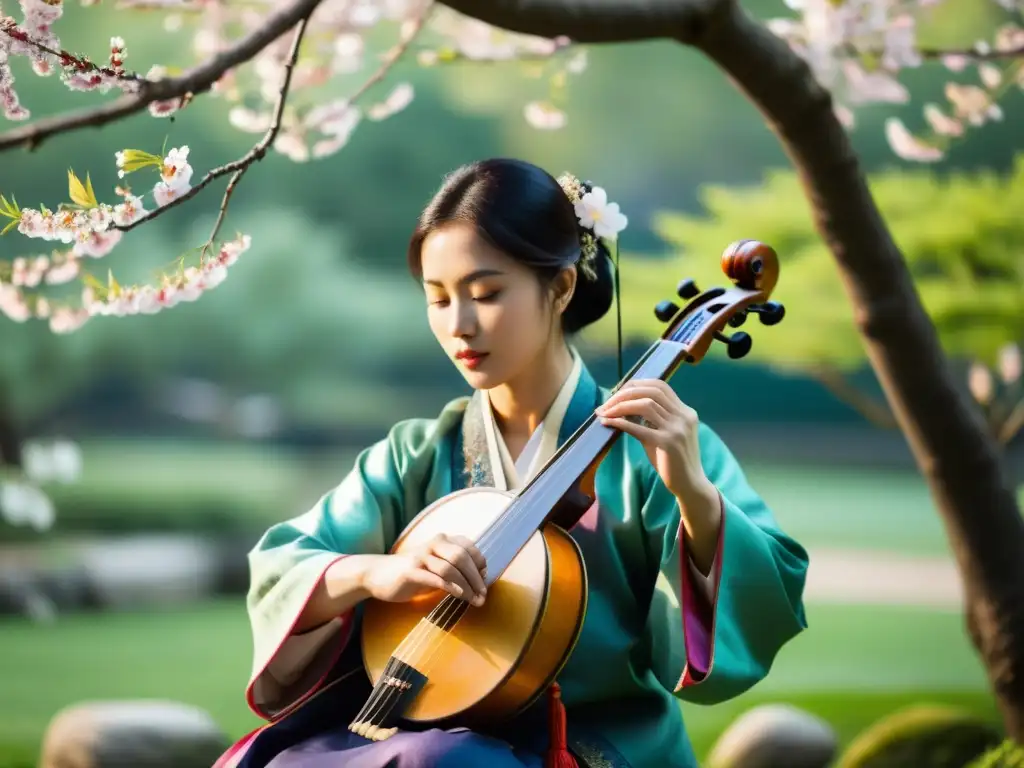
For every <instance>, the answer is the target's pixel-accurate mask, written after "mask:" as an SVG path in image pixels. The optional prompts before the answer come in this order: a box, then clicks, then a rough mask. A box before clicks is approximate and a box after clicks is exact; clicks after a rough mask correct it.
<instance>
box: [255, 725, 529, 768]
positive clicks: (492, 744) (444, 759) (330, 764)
mask: <svg viewBox="0 0 1024 768" xmlns="http://www.w3.org/2000/svg"><path fill="white" fill-rule="evenodd" d="M543 765H544V760H543V757H542V756H541V755H540V754H539V753H536V752H532V751H528V750H526V749H524V748H522V747H513V746H511V745H510V744H508V743H507V742H505V741H502V740H500V739H497V738H494V737H491V736H484V735H481V734H478V733H474V732H473V731H471V730H468V729H465V728H455V729H452V730H449V731H442V730H438V729H436V728H435V729H432V730H428V731H419V732H399V733H397V734H395V735H394V736H392V737H391V738H390V739H387V740H385V741H369V740H367V739H365V738H363V737H362V736H359V735H357V734H355V733H352V732H351V731H349V730H348V729H347V728H344V727H342V728H338V729H336V730H332V731H328V732H327V733H323V734H319V735H317V736H314V737H312V738H309V739H306V740H305V741H303V742H301V743H299V744H296V745H295V746H292V747H289V748H287V749H285V750H284V751H283V752H280V753H279V754H278V755H277V756H276V757H274V758H273V759H272V760H271V761H270V762H269V763H267V766H266V768H339V766H345V767H346V768H467V767H470V766H486V768H542V766H543Z"/></svg>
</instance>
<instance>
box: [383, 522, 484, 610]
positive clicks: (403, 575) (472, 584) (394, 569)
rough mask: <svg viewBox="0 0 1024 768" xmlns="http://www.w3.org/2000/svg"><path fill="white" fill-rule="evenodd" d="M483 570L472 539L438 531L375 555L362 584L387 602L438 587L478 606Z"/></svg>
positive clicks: (408, 597)
mask: <svg viewBox="0 0 1024 768" xmlns="http://www.w3.org/2000/svg"><path fill="white" fill-rule="evenodd" d="M486 573H487V563H486V562H485V560H484V556H483V555H482V554H480V550H479V549H477V548H476V546H475V545H474V544H473V542H472V541H470V540H469V539H467V538H465V537H463V536H446V535H444V534H443V533H439V534H437V535H436V536H434V538H432V539H430V540H429V541H428V542H426V543H425V544H424V545H422V546H420V547H418V548H416V549H414V550H411V551H409V552H401V553H398V554H394V555H384V556H383V557H380V558H378V559H375V562H374V563H373V565H372V566H371V567H370V568H369V569H368V570H367V572H366V575H365V578H364V586H365V588H366V590H367V592H369V594H370V596H371V597H373V598H375V599H377V600H383V601H385V602H388V603H404V602H406V601H408V600H412V599H413V598H415V597H418V596H420V595H424V594H427V593H428V592H432V591H434V590H438V589H440V590H443V591H445V592H448V593H449V594H451V595H454V596H455V597H458V598H462V599H463V600H466V601H467V602H468V603H470V604H472V605H475V606H478V607H479V606H481V605H483V604H484V598H485V597H486V595H487V585H486V584H485V583H484V578H485V576H486Z"/></svg>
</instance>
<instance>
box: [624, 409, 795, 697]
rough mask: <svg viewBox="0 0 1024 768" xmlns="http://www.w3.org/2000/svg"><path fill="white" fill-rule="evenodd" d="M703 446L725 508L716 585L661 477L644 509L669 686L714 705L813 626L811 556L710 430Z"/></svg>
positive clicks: (653, 620) (651, 625)
mask: <svg viewBox="0 0 1024 768" xmlns="http://www.w3.org/2000/svg"><path fill="white" fill-rule="evenodd" d="M700 442H701V459H702V462H703V465H704V472H705V474H706V475H707V477H708V479H709V480H710V481H711V482H712V483H713V484H714V485H715V487H716V488H717V489H718V492H719V500H720V503H721V505H722V526H721V529H720V532H719V540H718V549H717V552H716V555H715V558H714V564H713V566H712V570H711V573H710V574H709V578H708V581H709V582H710V583H709V584H708V585H707V586H708V587H710V589H700V586H702V585H699V584H698V583H697V582H696V580H695V579H694V574H693V570H692V569H693V566H692V563H691V562H690V560H689V555H688V553H687V546H686V537H685V534H684V529H683V527H682V523H681V516H680V512H679V505H678V503H677V502H676V499H675V497H673V496H672V495H671V493H669V491H668V490H667V489H666V488H665V486H664V484H663V483H661V482H660V480H658V479H657V476H656V475H654V477H653V478H652V479H651V480H650V481H649V482H648V483H647V484H646V489H645V491H646V494H645V498H644V500H643V507H642V511H641V519H642V521H643V524H644V530H645V534H646V536H647V540H648V552H650V553H651V555H652V557H657V558H658V570H657V583H656V587H655V589H654V596H653V598H652V601H651V608H650V612H649V615H648V619H647V633H648V640H649V644H650V648H651V655H652V668H653V671H654V673H655V675H656V676H657V678H658V679H659V681H660V682H661V683H662V685H664V686H665V687H666V688H667V689H668V690H670V691H672V692H673V693H674V694H675V695H676V696H677V697H678V698H680V699H682V700H685V701H690V702H695V703H701V704H716V703H719V702H722V701H725V700H727V699H730V698H732V697H734V696H737V695H739V694H741V693H743V692H744V691H746V690H748V689H749V688H750V687H752V686H753V685H755V684H756V683H757V682H759V681H760V680H762V679H763V678H764V677H765V676H766V675H767V674H768V671H769V669H770V668H771V665H772V662H773V661H774V659H775V656H776V655H777V654H778V652H779V650H780V649H781V648H782V646H783V645H785V644H786V643H787V642H788V641H789V640H791V639H792V638H793V637H795V636H796V635H797V634H799V633H800V632H801V631H802V630H803V629H805V628H806V627H807V621H806V617H805V613H804V606H803V590H804V582H805V579H806V575H807V567H808V557H807V552H806V551H805V550H804V548H803V547H802V546H801V545H800V544H798V543H797V542H796V541H794V540H793V539H792V538H790V537H789V536H787V535H786V534H785V533H783V531H782V530H780V528H779V526H778V524H777V523H776V521H775V519H774V517H773V515H772V512H771V510H770V509H769V508H768V506H767V505H766V504H765V502H764V501H763V500H762V499H761V497H760V496H759V495H758V494H757V493H756V492H755V491H754V489H753V488H752V487H751V486H750V484H749V483H748V482H747V479H746V477H745V475H744V473H743V470H742V469H741V467H740V465H739V463H738V462H737V460H736V458H735V457H734V456H733V454H732V453H731V452H730V451H729V449H728V448H727V447H726V445H725V443H723V442H722V440H721V438H720V437H719V436H718V435H717V434H716V433H715V432H714V431H713V430H712V429H711V428H709V427H707V426H706V425H703V424H702V425H701V428H700Z"/></svg>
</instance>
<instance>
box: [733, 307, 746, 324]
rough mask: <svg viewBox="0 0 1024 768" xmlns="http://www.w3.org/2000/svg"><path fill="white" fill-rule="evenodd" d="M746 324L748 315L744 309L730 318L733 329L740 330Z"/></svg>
mask: <svg viewBox="0 0 1024 768" xmlns="http://www.w3.org/2000/svg"><path fill="white" fill-rule="evenodd" d="M745 322H747V313H746V312H744V311H743V310H742V309H741V310H740V311H739V312H737V313H736V314H735V315H733V316H732V317H730V318H729V325H731V326H732V327H733V328H739V327H740V326H741V325H743V324H744V323H745Z"/></svg>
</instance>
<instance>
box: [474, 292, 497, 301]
mask: <svg viewBox="0 0 1024 768" xmlns="http://www.w3.org/2000/svg"><path fill="white" fill-rule="evenodd" d="M500 295H501V291H493V292H491V293H488V294H486V295H484V296H477V297H476V298H475V299H473V301H481V302H484V303H485V304H486V303H487V302H491V301H495V300H497V298H498V297H499V296H500Z"/></svg>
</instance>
